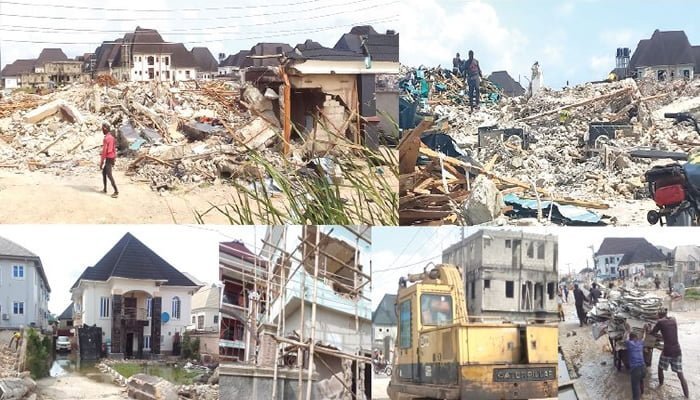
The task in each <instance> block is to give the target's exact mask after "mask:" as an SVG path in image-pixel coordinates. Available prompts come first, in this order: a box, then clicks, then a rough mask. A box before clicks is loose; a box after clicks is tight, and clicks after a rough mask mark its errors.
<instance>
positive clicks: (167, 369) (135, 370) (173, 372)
mask: <svg viewBox="0 0 700 400" xmlns="http://www.w3.org/2000/svg"><path fill="white" fill-rule="evenodd" d="M112 368H114V370H115V371H117V372H119V373H120V374H121V375H122V376H124V377H125V378H127V379H128V378H130V377H131V376H133V375H136V374H141V373H143V374H147V375H152V376H158V377H161V378H163V379H165V380H167V381H170V382H172V383H175V384H179V385H191V384H192V383H193V382H194V379H195V378H196V377H197V376H199V375H200V372H193V371H187V370H185V369H184V368H181V367H177V368H176V367H172V366H168V365H149V364H137V363H117V364H113V365H112Z"/></svg>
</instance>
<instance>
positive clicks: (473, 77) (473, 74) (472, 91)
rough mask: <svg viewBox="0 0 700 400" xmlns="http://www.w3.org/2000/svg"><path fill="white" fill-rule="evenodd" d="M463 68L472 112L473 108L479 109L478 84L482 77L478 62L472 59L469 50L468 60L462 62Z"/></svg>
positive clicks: (472, 53) (472, 54) (472, 56)
mask: <svg viewBox="0 0 700 400" xmlns="http://www.w3.org/2000/svg"><path fill="white" fill-rule="evenodd" d="M464 66H465V67H464V69H465V73H466V75H467V85H469V106H470V107H471V109H472V111H474V108H475V107H476V108H477V109H479V102H480V94H479V82H480V80H481V77H482V76H481V67H480V66H479V61H478V60H477V59H476V58H474V51H472V50H469V58H468V59H467V60H465V61H464Z"/></svg>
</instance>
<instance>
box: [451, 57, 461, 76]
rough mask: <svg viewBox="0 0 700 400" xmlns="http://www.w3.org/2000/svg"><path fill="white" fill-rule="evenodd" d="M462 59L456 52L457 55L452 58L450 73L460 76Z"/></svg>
mask: <svg viewBox="0 0 700 400" xmlns="http://www.w3.org/2000/svg"><path fill="white" fill-rule="evenodd" d="M461 70H462V59H461V58H460V57H459V53H457V56H456V57H455V58H453V59H452V73H453V74H455V75H457V76H461V75H462V71H461Z"/></svg>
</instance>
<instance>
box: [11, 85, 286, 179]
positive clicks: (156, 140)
mask: <svg viewBox="0 0 700 400" xmlns="http://www.w3.org/2000/svg"><path fill="white" fill-rule="evenodd" d="M108 78H111V77H107V78H105V77H104V76H100V77H98V79H97V81H96V84H95V85H94V86H93V85H80V84H74V85H71V86H67V87H65V88H63V89H61V90H58V91H56V92H53V93H51V94H48V95H45V96H36V95H26V94H24V93H21V92H18V93H13V94H11V95H10V96H8V98H6V99H4V100H3V101H2V103H0V167H2V168H13V169H15V170H18V171H22V170H37V169H49V170H54V171H57V172H60V173H61V174H81V173H94V171H95V169H96V165H97V163H98V161H99V154H100V148H101V144H102V140H103V133H102V131H101V126H102V123H103V122H107V123H109V124H111V126H112V131H113V132H114V134H115V137H116V138H117V141H118V147H119V156H118V157H117V168H118V169H127V170H128V172H129V173H130V174H131V175H133V176H134V177H135V178H136V179H140V180H144V181H148V182H150V183H151V185H152V187H153V188H154V189H158V190H159V189H172V188H174V187H176V186H178V185H180V184H192V183H194V184H197V183H201V182H215V181H221V180H227V179H234V178H241V179H244V178H253V177H260V175H261V174H262V172H261V171H259V170H257V169H256V168H251V167H250V166H249V165H246V160H247V159H248V157H247V152H248V149H255V150H258V151H261V152H263V153H265V155H266V159H267V160H271V162H275V161H277V162H281V161H282V158H281V156H280V155H279V154H278V152H277V151H275V149H273V148H270V149H268V147H271V146H274V145H276V144H278V143H279V141H278V140H277V138H278V137H280V128H279V124H277V125H276V126H275V125H274V124H273V123H272V122H266V121H263V122H262V123H261V122H260V121H259V120H260V119H261V116H260V115H262V116H263V117H265V115H264V113H265V112H267V111H268V110H266V109H264V106H261V105H260V104H258V103H263V102H264V101H265V100H266V99H265V97H264V96H263V95H262V94H261V93H260V92H259V91H258V90H257V89H256V88H254V87H252V86H251V87H246V88H241V87H240V86H238V85H237V84H234V83H231V82H217V83H214V82H212V83H205V84H200V83H182V82H179V83H177V84H174V85H171V84H169V83H116V82H111V81H110V79H108ZM111 79H113V78H111ZM243 89H244V90H243ZM241 92H244V93H245V94H244V96H243V97H242V96H241V94H240V93H241ZM251 99H252V100H254V101H255V102H257V103H245V101H244V100H251ZM267 101H268V102H269V100H267ZM259 136H265V137H264V138H263V139H260V138H259ZM267 153H270V154H267ZM267 155H269V157H267ZM279 165H281V164H279Z"/></svg>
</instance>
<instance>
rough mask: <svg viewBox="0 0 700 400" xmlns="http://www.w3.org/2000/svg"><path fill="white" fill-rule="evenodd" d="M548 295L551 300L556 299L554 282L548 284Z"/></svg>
mask: <svg viewBox="0 0 700 400" xmlns="http://www.w3.org/2000/svg"><path fill="white" fill-rule="evenodd" d="M547 296H548V297H549V299H550V300H554V282H549V283H548V284H547Z"/></svg>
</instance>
